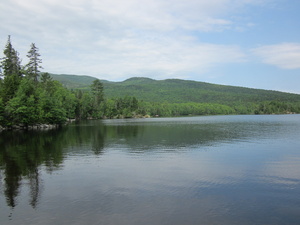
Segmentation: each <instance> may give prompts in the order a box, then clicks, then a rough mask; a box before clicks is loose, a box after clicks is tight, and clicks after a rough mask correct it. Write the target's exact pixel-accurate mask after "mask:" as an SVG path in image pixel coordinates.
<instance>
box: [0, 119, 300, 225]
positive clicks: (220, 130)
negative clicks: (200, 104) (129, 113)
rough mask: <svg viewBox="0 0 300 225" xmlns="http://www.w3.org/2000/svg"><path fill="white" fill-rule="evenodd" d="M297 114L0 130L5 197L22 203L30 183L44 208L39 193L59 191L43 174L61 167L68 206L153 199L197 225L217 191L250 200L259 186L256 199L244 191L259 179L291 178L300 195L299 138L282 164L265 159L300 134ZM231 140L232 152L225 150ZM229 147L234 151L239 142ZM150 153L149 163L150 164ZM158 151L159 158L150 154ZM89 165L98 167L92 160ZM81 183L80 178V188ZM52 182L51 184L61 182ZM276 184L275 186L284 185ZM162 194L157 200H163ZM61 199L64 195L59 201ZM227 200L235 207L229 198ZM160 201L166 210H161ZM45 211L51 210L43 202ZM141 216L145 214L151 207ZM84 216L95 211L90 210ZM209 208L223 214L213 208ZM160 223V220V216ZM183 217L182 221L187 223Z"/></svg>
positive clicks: (33, 202) (126, 205)
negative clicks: (295, 115)
mask: <svg viewBox="0 0 300 225" xmlns="http://www.w3.org/2000/svg"><path fill="white" fill-rule="evenodd" d="M288 118H290V117H288ZM292 118H296V119H291V120H289V119H286V117H280V116H275V117H272V116H270V117H261V116H251V117H247V116H246V117H238V116H237V117H230V116H228V117H197V118H172V119H171V118H169V119H147V120H134V119H132V120H103V121H83V122H80V123H78V124H77V123H74V124H71V125H70V126H67V127H64V128H61V129H58V130H49V131H40V132H37V131H27V132H16V131H6V132H3V133H1V134H0V146H1V149H0V170H1V173H0V175H1V178H2V177H3V179H1V182H3V191H2V193H3V195H4V196H5V198H6V204H7V206H9V207H11V208H15V207H16V206H17V205H18V204H19V203H20V201H22V199H21V200H20V201H18V196H20V195H21V194H22V193H21V192H22V191H21V189H22V186H26V187H27V188H28V193H26V194H27V195H28V196H29V200H28V201H29V202H28V205H30V207H32V208H39V207H38V206H39V203H40V202H41V196H42V195H44V196H48V197H49V196H52V197H53V194H52V195H51V194H49V192H51V190H50V191H49V190H46V187H45V183H44V181H45V179H46V178H45V173H47V174H53V173H55V172H56V171H63V173H64V176H62V177H61V178H60V179H61V180H59V181H56V182H57V183H58V182H64V181H65V180H64V179H67V180H68V181H69V182H70V184H69V185H70V186H68V185H66V186H67V187H68V188H69V189H68V190H72V192H71V191H65V192H64V193H67V194H66V195H68V196H66V195H59V197H57V198H58V199H59V200H60V201H61V202H62V201H66V202H67V201H68V198H69V199H72V200H74V201H75V202H79V199H81V203H82V204H83V205H85V206H86V207H87V208H86V209H85V210H87V211H88V210H91V212H94V214H95V215H96V214H97V212H96V208H97V209H98V213H103V214H106V215H107V214H109V213H111V214H112V213H117V211H118V212H123V213H124V214H127V213H130V212H132V211H134V210H138V209H142V208H143V204H144V203H145V201H146V200H147V207H151V210H153V212H155V213H156V214H157V215H159V213H160V212H159V209H161V207H165V209H168V210H170V211H172V210H175V211H176V210H178V215H179V214H180V213H179V211H185V215H188V214H190V215H192V214H193V213H194V217H193V216H191V217H190V218H191V221H192V219H195V220H197V219H198V217H197V215H198V211H199V209H201V210H202V211H203V212H207V213H208V214H209V213H212V212H211V211H210V212H209V207H210V206H211V207H213V206H212V205H219V206H218V207H217V208H214V210H222V205H220V199H219V198H217V196H218V195H220V193H223V192H224V193H225V192H228V193H226V196H229V197H224V196H225V195H223V198H233V199H234V198H235V199H236V200H237V201H238V200H240V201H241V199H243V196H246V195H247V198H248V200H249V201H250V202H254V200H252V199H254V198H255V197H257V196H255V195H256V193H254V192H253V194H252V195H251V194H249V193H247V192H248V191H249V189H251V188H252V187H254V186H255V184H257V182H258V181H257V179H258V180H259V182H266V183H271V182H272V183H274V184H277V183H284V184H286V183H287V182H290V183H291V185H290V186H289V187H292V188H294V189H293V190H294V192H293V193H295V194H297V193H298V192H297V191H295V187H298V186H299V185H298V184H299V175H298V173H297V170H298V168H299V166H297V165H299V164H298V162H299V156H298V157H295V156H294V155H293V154H292V153H293V151H294V152H295V151H296V150H295V149H297V148H295V145H297V144H298V143H299V142H296V143H294V145H291V144H289V145H286V148H285V149H284V150H286V152H287V153H289V154H291V156H286V158H287V159H286V160H284V159H281V160H278V162H280V163H277V164H275V163H274V164H268V165H267V164H264V161H265V160H266V159H267V158H269V157H270V156H271V155H272V156H273V155H274V154H277V153H278V152H280V151H281V149H275V150H276V151H275V150H274V149H272V148H276V145H273V144H269V142H270V143H272V142H274V141H275V140H276V139H280V140H281V143H282V145H280V147H279V148H282V146H284V141H285V140H286V141H287V143H291V141H293V140H299V127H300V126H299V120H298V119H297V118H299V116H298V117H292ZM297 121H298V122H297ZM260 142H261V143H264V145H262V146H263V147H262V146H261V145H257V146H256V145H253V143H260ZM248 143H251V144H252V145H250V147H249V148H250V150H247V151H237V149H239V148H242V147H244V148H245V146H247V144H248ZM287 143H286V144H287ZM228 144H230V149H229V147H226V146H227V145H228ZM233 145H236V146H237V147H236V148H233V147H232V146H233ZM253 146H254V147H256V148H257V149H258V150H260V151H261V152H259V154H255V153H252V152H254V151H257V149H255V148H253ZM266 146H267V148H265V147H266ZM214 149H217V150H218V151H219V152H218V153H216V154H210V157H211V158H209V157H208V156H207V155H206V156H205V154H195V153H199V152H201V151H202V150H205V151H214ZM232 149H234V150H236V152H235V151H233V150H232ZM118 151H119V152H121V154H119V152H118ZM193 151H194V153H193ZM221 151H223V153H222V154H221V153H220V152H221ZM263 151H265V152H263ZM112 152H116V154H112ZM162 152H163V153H165V154H164V155H165V156H164V157H165V158H163V157H162V156H161V155H162V154H161V153H162ZM262 152H263V153H262ZM270 152H272V154H271V153H270ZM178 153H184V154H178ZM185 153H187V154H185ZM247 154H248V155H247ZM124 155H125V156H128V157H129V158H126V157H124ZM166 155H167V156H166ZM257 155H259V157H257ZM95 156H96V157H95ZM132 156H134V157H137V159H136V158H134V157H132ZM149 156H150V160H149V161H147V163H145V160H147V157H148V158H149ZM152 156H154V159H153V158H151V157H152ZM156 156H157V158H155V157H156ZM92 158H93V160H92ZM94 158H105V160H103V161H101V165H100V164H97V163H99V161H96V160H94ZM162 158H163V160H162ZM73 159H74V160H73ZM84 160H86V162H85V161H84ZM90 162H93V163H91V164H89V163H90ZM291 162H292V163H291ZM99 167H101V169H99ZM259 167H262V168H261V171H262V175H260V176H258V175H257V174H255V173H256V172H257V171H256V172H255V173H254V175H255V176H253V174H251V171H255V170H256V169H257V168H259ZM291 174H292V175H293V176H291ZM43 175H44V178H43ZM71 176H74V177H71ZM78 177H79V178H80V179H79V178H78ZM287 178H288V179H287ZM290 178H293V179H290ZM48 179H49V178H48ZM72 179H73V180H72ZM251 179H252V180H251ZM78 182H80V184H78V185H77V187H76V183H78ZM239 182H242V183H240V184H239V185H240V186H239V187H238V188H237V189H239V191H240V192H238V191H235V192H234V193H233V192H232V187H234V186H235V185H236V184H237V183H239ZM81 183H83V184H87V185H86V186H84V185H81ZM47 185H48V187H49V188H50V187H52V188H53V187H54V185H55V184H47ZM51 185H52V186H51ZM251 185H252V186H251ZM261 186H263V190H260V191H261V193H263V194H264V193H265V192H263V191H265V190H267V188H269V186H268V185H265V186H264V185H261ZM261 186H260V188H261ZM49 188H48V189H49ZM84 188H88V190H89V192H90V193H88V194H86V193H85V192H84V193H83V189H84ZM235 188H236V187H235ZM1 189H2V183H1ZM54 190H56V189H55V188H54ZM274 190H275V191H278V186H277V189H276V188H275V189H274ZM274 190H273V191H274ZM284 190H285V189H284ZM45 192H47V193H45ZM52 192H54V191H52ZM157 193H159V194H160V196H158V197H157ZM263 194H262V195H263ZM145 195H149V196H152V198H151V199H152V200H151V199H146V197H145ZM172 196H181V198H189V200H188V201H186V202H185V204H192V205H193V204H194V206H195V209H193V210H192V209H190V208H188V207H187V208H185V207H184V206H183V205H182V204H180V203H179V201H180V202H182V201H183V200H184V199H179V198H172ZM62 197H63V200H61V199H60V198H62ZM250 197H253V198H250ZM145 199H146V200H145ZM192 199H193V200H192ZM59 200H58V202H59ZM90 200H95V201H90ZM201 201H202V202H201ZM172 202H176V207H177V208H176V207H175V206H174V208H172V206H173V205H174V204H172ZM228 202H230V203H232V200H231V201H230V200H228ZM228 202H227V203H226V204H228ZM276 202H278V201H276ZM254 203H255V202H254ZM226 204H225V203H224V204H223V206H224V207H227V208H229V206H228V205H226ZM240 204H241V205H242V203H240ZM74 205H75V204H73V207H74V208H70V209H69V210H70V212H69V213H70V214H72V215H74V216H76V215H75V214H76V213H75V212H78V213H80V212H81V211H80V210H82V207H78V206H77V207H76V206H74ZM157 205H160V206H161V207H160V208H157V211H155V210H156V207H157ZM265 205H266V204H265ZM265 205H264V206H265ZM63 206H66V203H62V206H57V207H61V209H62V210H63ZM238 206H240V205H239V204H236V205H235V208H234V207H232V208H230V209H231V210H233V209H235V210H238V209H239V207H238ZM43 207H44V208H45V206H42V207H41V206H40V208H43ZM70 207H71V206H70ZM95 207H96V208H95ZM199 207H200V208H199ZM113 209H114V210H115V211H113ZM126 210H128V212H127V211H126ZM112 211H113V212H112ZM188 211H189V212H188ZM138 212H140V213H141V214H142V215H143V216H147V215H146V212H141V211H138ZM81 213H83V212H81ZM85 213H86V215H90V214H89V213H88V212H85ZM167 213H170V212H169V211H167ZM213 213H215V214H217V212H216V211H214V212H213ZM240 213H245V214H247V213H246V212H240ZM0 215H1V214H0ZM219 215H220V214H219ZM223 216H225V215H223ZM223 216H222V218H223ZM247 216H250V215H247ZM94 219H96V218H94ZM169 219H171V218H169ZM177 219H179V218H178V217H176V216H174V217H172V220H174V224H176V220H177ZM220 220H221V217H220ZM178 221H179V220H178ZM148 222H149V221H148ZM157 222H158V223H159V220H157ZM181 222H182V224H184V221H181ZM194 222H195V221H194ZM243 222H245V221H243ZM228 223H229V222H228Z"/></svg>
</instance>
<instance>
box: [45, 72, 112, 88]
mask: <svg viewBox="0 0 300 225" xmlns="http://www.w3.org/2000/svg"><path fill="white" fill-rule="evenodd" d="M50 75H51V76H52V78H53V79H54V80H57V81H59V82H61V83H62V84H63V85H64V86H65V87H66V88H68V89H88V88H89V86H90V85H91V84H92V83H93V81H94V80H95V79H97V78H95V77H91V76H86V75H67V74H50ZM101 82H102V83H105V82H108V81H105V80H101Z"/></svg>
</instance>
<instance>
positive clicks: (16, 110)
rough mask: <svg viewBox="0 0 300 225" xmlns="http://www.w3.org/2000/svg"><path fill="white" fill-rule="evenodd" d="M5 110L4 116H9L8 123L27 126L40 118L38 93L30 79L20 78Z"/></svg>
mask: <svg viewBox="0 0 300 225" xmlns="http://www.w3.org/2000/svg"><path fill="white" fill-rule="evenodd" d="M5 111H6V116H7V117H8V118H10V120H9V121H10V123H11V124H10V125H13V124H23V125H25V126H28V125H33V124H34V123H35V122H36V121H39V120H40V116H41V108H40V104H39V102H38V93H37V92H36V90H35V88H34V85H33V83H32V81H31V80H28V79H26V78H24V79H22V81H21V84H20V86H19V88H18V91H17V93H16V95H15V97H14V98H12V99H11V100H10V101H9V102H8V103H7V105H6V108H5Z"/></svg>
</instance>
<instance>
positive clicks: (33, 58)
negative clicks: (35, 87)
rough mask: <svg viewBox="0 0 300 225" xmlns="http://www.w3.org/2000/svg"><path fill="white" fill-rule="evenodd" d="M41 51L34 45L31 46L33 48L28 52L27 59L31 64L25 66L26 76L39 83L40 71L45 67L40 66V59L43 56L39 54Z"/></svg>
mask: <svg viewBox="0 0 300 225" xmlns="http://www.w3.org/2000/svg"><path fill="white" fill-rule="evenodd" d="M38 51H39V49H38V48H37V47H36V46H35V44H34V43H32V44H31V48H30V50H29V52H28V55H27V57H28V58H29V62H28V63H27V64H26V66H25V71H26V75H27V76H28V77H29V78H31V79H33V80H34V81H35V82H38V77H39V72H40V70H39V69H42V68H43V67H42V66H40V64H41V63H42V60H41V59H40V58H39V57H40V56H41V55H40V53H39V52H38Z"/></svg>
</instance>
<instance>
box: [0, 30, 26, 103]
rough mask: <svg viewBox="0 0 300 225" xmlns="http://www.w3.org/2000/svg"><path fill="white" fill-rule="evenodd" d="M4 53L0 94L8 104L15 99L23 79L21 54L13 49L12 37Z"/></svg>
mask: <svg viewBox="0 0 300 225" xmlns="http://www.w3.org/2000/svg"><path fill="white" fill-rule="evenodd" d="M3 53H4V57H3V58H2V59H1V67H2V76H3V84H2V86H3V88H2V92H1V93H0V94H1V96H2V98H3V100H4V102H7V101H8V100H9V99H12V98H13V97H14V95H15V93H16V91H17V89H18V87H19V84H20V81H21V78H22V73H21V61H20V59H19V53H18V52H17V51H16V50H15V49H14V48H13V47H12V44H11V40H10V36H8V40H7V44H6V46H5V48H4V51H3Z"/></svg>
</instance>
